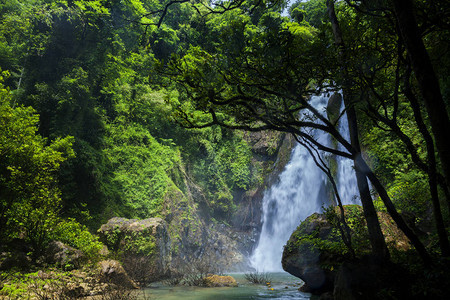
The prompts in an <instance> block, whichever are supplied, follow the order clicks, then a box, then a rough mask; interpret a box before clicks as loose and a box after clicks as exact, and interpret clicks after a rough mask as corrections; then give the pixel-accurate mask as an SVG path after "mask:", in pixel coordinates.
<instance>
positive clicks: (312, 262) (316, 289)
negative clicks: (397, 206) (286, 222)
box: [282, 205, 410, 294]
mask: <svg viewBox="0 0 450 300" xmlns="http://www.w3.org/2000/svg"><path fill="white" fill-rule="evenodd" d="M344 209H345V217H346V221H347V223H348V224H349V226H350V229H351V231H352V248H353V249H354V250H355V252H356V257H352V255H351V254H350V253H351V252H350V251H349V249H348V248H347V247H346V246H345V244H344V243H343V242H342V239H341V236H340V233H339V231H338V229H337V228H336V226H335V225H333V221H332V220H333V218H332V216H333V214H334V216H335V215H336V214H337V213H338V208H335V209H332V210H329V211H328V212H327V213H325V214H318V213H315V214H313V215H311V216H309V217H308V218H306V220H304V221H303V222H302V223H301V224H300V225H299V226H298V227H297V229H296V230H295V231H294V232H293V233H292V235H291V237H290V239H289V240H288V242H287V244H286V246H285V248H284V252H283V257H282V265H283V269H284V270H285V271H286V272H288V273H290V274H292V275H294V276H297V277H299V278H301V279H302V280H303V281H304V282H305V286H304V287H303V290H304V291H307V292H311V293H317V294H321V293H323V292H326V291H332V290H333V288H334V286H335V280H336V275H337V274H340V275H339V276H340V277H339V282H341V283H342V282H346V283H347V282H351V283H349V284H353V283H355V284H357V282H359V281H357V280H355V279H354V278H351V279H348V278H347V277H348V276H354V274H358V272H359V271H360V268H359V267H358V266H357V265H358V263H355V262H356V261H358V260H360V259H361V258H363V257H366V256H369V255H370V245H369V243H368V234H367V229H366V224H365V219H364V217H363V212H362V208H361V207H360V206H358V205H347V206H345V207H344ZM378 218H379V220H380V223H381V229H382V231H383V234H384V236H385V239H386V242H387V244H388V245H389V247H390V248H391V249H396V250H398V251H406V250H408V249H409V248H410V245H409V242H408V239H407V238H406V236H405V235H404V234H403V233H402V232H401V231H400V230H399V229H398V228H397V226H396V225H395V223H394V222H393V220H392V219H391V218H390V217H389V215H388V214H387V213H385V212H378ZM350 263H351V264H352V265H350ZM343 265H346V266H347V269H349V270H356V271H354V272H353V273H352V274H351V275H348V274H349V272H343V271H342V270H341V268H342V266H343ZM373 265H374V266H373V269H374V270H376V271H377V272H379V273H380V274H382V273H383V274H384V272H385V269H386V268H390V266H383V268H377V266H376V262H375V263H373ZM346 276H347V277H346ZM355 276H356V277H357V276H358V275H355ZM342 291H343V290H341V292H342Z"/></svg>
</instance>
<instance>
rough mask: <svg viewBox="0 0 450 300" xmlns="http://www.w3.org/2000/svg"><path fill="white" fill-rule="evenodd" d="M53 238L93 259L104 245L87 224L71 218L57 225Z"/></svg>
mask: <svg viewBox="0 0 450 300" xmlns="http://www.w3.org/2000/svg"><path fill="white" fill-rule="evenodd" d="M53 239H55V240H58V241H61V242H63V243H65V244H67V245H69V246H71V247H74V248H76V249H78V250H81V251H82V252H83V253H84V255H86V258H87V259H91V260H95V259H96V258H98V256H99V252H100V250H101V249H102V248H103V246H104V245H103V244H102V243H101V242H99V241H98V237H97V236H94V235H92V234H91V233H90V232H89V231H88V229H87V227H86V226H84V225H81V224H80V223H78V222H77V221H75V220H74V219H70V218H69V219H67V220H63V221H61V222H60V223H59V224H58V226H56V228H55V231H54V234H53Z"/></svg>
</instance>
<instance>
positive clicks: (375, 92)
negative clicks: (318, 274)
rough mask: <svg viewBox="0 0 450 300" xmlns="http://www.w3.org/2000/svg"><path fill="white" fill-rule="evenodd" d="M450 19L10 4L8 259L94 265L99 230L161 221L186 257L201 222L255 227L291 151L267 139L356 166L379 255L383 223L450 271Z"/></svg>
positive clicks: (5, 159)
mask: <svg viewBox="0 0 450 300" xmlns="http://www.w3.org/2000/svg"><path fill="white" fill-rule="evenodd" d="M449 14H450V4H449V3H448V1H444V0H439V1H432V2H430V1H421V0H416V1H412V0H408V1H400V0H392V1H337V2H336V3H334V1H325V0H311V1H298V2H295V3H292V4H291V6H290V7H289V8H287V3H286V2H285V1H265V0H263V1H253V0H248V1H241V0H239V1H238V0H231V1H214V2H210V1H188V0H181V1H162V0H161V1H145V0H130V1H115V0H106V1H102V0H92V1H88V0H77V1H71V0H68V1H66V0H26V1H18V0H5V1H2V3H1V4H0V20H1V23H0V71H1V72H2V73H1V77H0V101H1V103H0V105H1V107H0V114H1V115H0V227H1V231H0V244H1V245H2V246H3V247H4V248H5V249H7V248H8V247H9V245H11V244H13V242H14V241H16V240H17V239H22V240H26V242H27V243H29V244H30V245H31V246H32V248H31V252H32V253H33V256H34V257H35V258H37V257H38V256H39V255H40V253H41V252H42V251H43V249H45V247H46V246H47V245H48V244H49V243H50V241H52V240H54V239H59V240H61V239H64V238H65V240H64V242H66V243H68V244H71V245H72V246H74V247H77V248H83V247H84V249H83V250H86V251H87V252H90V253H93V252H95V251H94V250H96V249H97V250H98V249H99V248H100V244H99V243H98V241H97V240H96V238H95V237H94V236H92V235H91V234H89V232H88V229H90V230H91V232H94V231H95V230H97V229H98V228H99V225H100V224H102V223H105V222H106V221H107V220H108V219H109V218H111V217H113V216H121V217H128V218H140V219H143V218H147V217H161V218H163V219H165V220H166V221H167V222H168V223H170V224H169V227H170V233H171V234H172V238H175V239H178V240H179V241H180V242H181V241H182V240H184V239H183V237H182V233H181V229H182V227H183V226H185V224H187V223H189V224H194V225H193V228H194V230H193V231H192V232H191V233H189V234H190V235H188V234H186V235H187V236H189V237H192V240H194V236H200V235H201V234H199V230H200V228H201V227H202V224H203V223H202V222H203V220H206V222H209V223H212V224H217V223H224V224H231V223H232V222H233V221H234V220H235V219H236V217H242V216H244V217H245V216H246V215H245V213H244V212H243V211H248V212H247V214H251V209H253V208H252V203H251V202H249V203H243V201H244V200H243V199H244V198H245V197H243V196H242V195H243V194H244V193H245V192H249V193H250V192H251V191H252V190H255V189H256V188H257V187H258V186H260V185H261V184H262V182H263V181H264V176H265V174H266V171H267V167H268V166H267V164H265V162H267V160H270V159H274V157H272V156H271V155H273V154H276V151H277V149H278V147H279V145H280V142H279V139H280V136H275V137H274V138H272V139H271V138H270V137H271V136H270V135H268V137H269V138H267V139H266V140H265V141H264V143H265V145H264V151H263V152H264V153H263V156H264V157H263V158H261V153H259V152H258V151H256V150H255V148H256V147H254V146H255V143H254V141H252V136H251V134H250V133H251V132H256V131H261V130H272V131H278V132H284V133H288V134H294V135H295V136H296V139H297V141H298V142H299V143H301V144H302V145H304V146H305V147H308V148H310V149H312V151H311V153H312V154H316V155H318V153H317V152H315V151H314V149H315V148H319V149H322V150H325V151H327V152H329V153H332V154H335V155H341V156H344V157H347V158H348V159H352V160H354V162H355V168H356V171H357V172H356V173H357V176H358V182H359V188H360V192H361V202H362V204H363V209H364V217H365V219H366V224H367V227H368V235H367V239H368V241H369V244H370V245H371V249H372V254H373V255H375V256H376V257H378V258H380V259H381V260H385V261H386V260H390V259H391V258H390V254H389V250H388V248H387V247H386V243H385V241H384V237H383V233H382V231H381V229H380V224H379V223H380V222H379V220H378V218H377V212H376V210H381V211H387V213H388V214H389V215H390V216H391V217H392V218H393V220H394V221H395V223H396V224H397V226H398V227H399V228H400V229H401V230H402V231H403V232H404V233H405V235H406V236H407V237H408V239H409V240H410V242H411V244H412V246H413V248H415V249H416V250H417V251H418V252H417V253H418V256H419V257H420V258H421V259H422V260H423V261H424V262H426V263H429V262H430V261H435V260H436V259H442V258H444V259H447V258H448V257H449V256H450V244H449V241H448V228H449V220H450V192H449V182H450V173H449V172H450V162H449V158H450V155H449V148H448V147H447V140H448V138H449V133H448V132H449V128H450V124H449V117H448V107H449V95H450V94H449V93H450V81H449V78H450V77H449V74H450V70H449V67H450V61H449V53H450V52H449V47H450V44H449V41H450V39H449V34H450V31H449V28H450V27H449V26H450V24H449V20H450V18H449ZM323 91H328V92H335V91H342V94H343V96H344V105H345V107H346V112H347V115H348V117H349V122H350V134H351V136H352V140H351V142H349V141H345V140H344V139H343V138H342V136H341V135H340V133H339V132H338V131H337V130H336V126H335V125H336V124H334V122H331V121H330V120H327V119H326V118H325V117H323V115H322V114H321V112H317V111H315V109H314V108H313V107H311V106H310V105H309V103H308V101H307V99H308V97H309V96H310V95H313V94H316V93H320V92H323ZM303 112H309V117H307V118H305V117H303V118H302V117H301V116H303ZM311 115H312V117H311ZM299 116H300V118H299ZM180 125H181V126H180ZM311 128H316V129H320V130H323V131H326V132H329V133H330V135H332V136H333V137H334V139H335V141H336V145H338V144H339V145H340V146H339V147H335V148H328V147H327V146H326V145H321V144H320V143H318V141H316V140H315V139H314V137H313V136H311V134H310V129H311ZM252 147H253V148H252ZM317 158H318V163H319V164H322V165H321V167H322V168H323V170H324V171H325V172H327V174H328V175H329V176H330V180H331V181H332V180H333V178H332V177H333V175H334V174H333V169H332V166H328V165H327V163H326V160H325V159H323V160H321V159H320V158H319V157H317ZM368 180H369V181H370V182H371V184H372V187H373V189H374V191H373V193H371V191H369V189H368V184H367V183H368ZM373 196H374V198H375V199H376V200H375V201H374V202H373V201H372V197H373ZM243 206H246V207H245V209H244V208H243ZM238 210H240V211H239V213H238ZM200 219H201V220H200ZM199 220H200V221H199ZM343 226H345V224H344V225H343ZM67 232H80V235H82V236H83V239H85V240H88V241H89V243H88V244H89V245H88V244H84V245H83V243H82V242H81V241H80V238H78V237H76V236H74V235H67ZM342 236H343V238H344V240H345V241H346V244H347V246H351V236H346V233H345V230H344V231H343V233H342ZM199 243H200V242H199V240H195V242H194V241H193V244H199ZM180 251H181V250H180Z"/></svg>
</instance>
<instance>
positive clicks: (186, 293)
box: [145, 272, 311, 300]
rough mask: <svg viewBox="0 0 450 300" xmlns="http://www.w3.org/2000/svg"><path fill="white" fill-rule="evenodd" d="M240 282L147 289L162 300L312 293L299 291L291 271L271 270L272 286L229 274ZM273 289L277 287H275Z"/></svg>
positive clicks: (306, 296)
mask: <svg viewBox="0 0 450 300" xmlns="http://www.w3.org/2000/svg"><path fill="white" fill-rule="evenodd" d="M228 275H231V276H233V277H234V278H235V279H236V281H237V282H238V283H239V286H238V287H235V288H232V287H221V288H202V287H187V286H167V285H164V284H163V283H154V284H152V285H151V286H150V287H149V288H148V289H146V290H145V292H146V295H147V296H149V298H150V299H157V300H159V299H161V300H178V299H183V300H194V299H195V300H232V299H233V300H234V299H237V300H250V299H251V300H259V299H279V300H281V299H291V300H293V299H299V300H302V299H310V297H311V295H310V294H308V293H302V292H299V291H298V288H299V287H300V286H301V285H302V282H301V280H300V279H298V278H297V277H294V276H291V275H289V274H288V273H284V272H283V273H271V274H270V277H271V278H272V280H271V285H270V287H268V286H266V285H257V284H252V283H249V282H248V281H247V280H245V278H244V274H228ZM272 289H273V290H272Z"/></svg>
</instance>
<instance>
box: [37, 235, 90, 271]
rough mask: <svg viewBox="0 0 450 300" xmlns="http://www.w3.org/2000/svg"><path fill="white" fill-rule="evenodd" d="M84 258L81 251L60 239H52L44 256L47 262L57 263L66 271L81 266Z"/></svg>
mask: <svg viewBox="0 0 450 300" xmlns="http://www.w3.org/2000/svg"><path fill="white" fill-rule="evenodd" d="M84 258H85V257H84V255H83V252H82V251H80V250H78V249H75V248H72V247H70V246H68V245H66V244H64V243H63V242H60V241H52V242H51V243H50V244H49V245H48V247H47V250H46V253H45V256H44V259H45V261H46V262H47V263H49V264H54V265H57V266H58V267H60V268H61V269H63V270H66V271H68V270H72V269H77V268H79V267H81V265H82V262H83V259H84Z"/></svg>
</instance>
